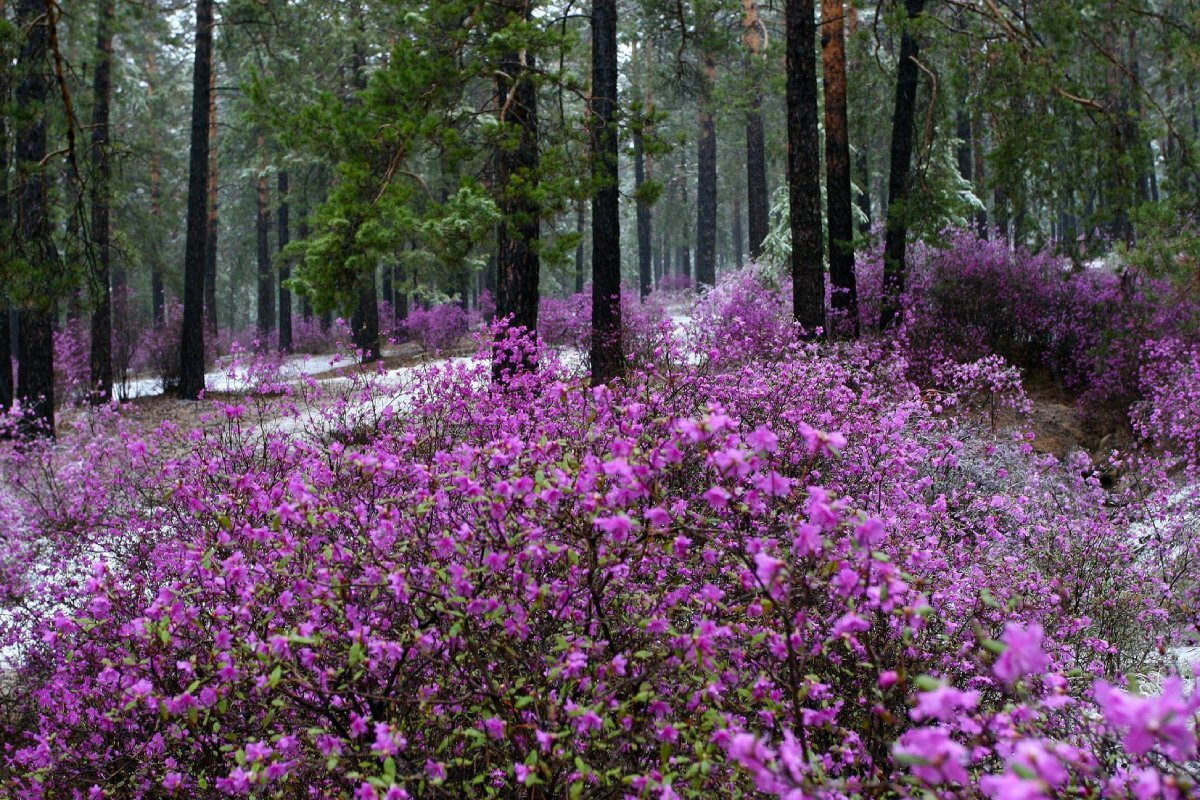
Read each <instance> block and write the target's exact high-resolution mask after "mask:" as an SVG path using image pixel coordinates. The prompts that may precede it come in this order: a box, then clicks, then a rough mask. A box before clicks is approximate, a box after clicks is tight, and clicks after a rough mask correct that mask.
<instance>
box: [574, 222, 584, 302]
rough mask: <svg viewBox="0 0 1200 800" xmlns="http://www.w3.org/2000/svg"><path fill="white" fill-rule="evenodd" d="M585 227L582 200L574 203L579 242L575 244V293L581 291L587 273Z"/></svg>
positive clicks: (580, 292)
mask: <svg viewBox="0 0 1200 800" xmlns="http://www.w3.org/2000/svg"><path fill="white" fill-rule="evenodd" d="M586 227H587V209H586V208H585V206H584V202H583V201H582V200H580V201H578V202H577V203H576V204H575V232H576V233H578V234H579V244H577V245H576V246H575V294H582V293H583V284H584V282H585V281H584V276H585V275H586V274H587V271H586V270H587V263H586V260H585V255H586V254H585V253H584V247H583V232H584V230H585V229H586Z"/></svg>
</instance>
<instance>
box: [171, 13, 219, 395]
mask: <svg viewBox="0 0 1200 800" xmlns="http://www.w3.org/2000/svg"><path fill="white" fill-rule="evenodd" d="M212 36H213V0H196V61H195V67H194V68H193V71H192V144H191V153H190V158H189V163H188V210H187V239H186V242H185V245H184V257H183V340H182V346H181V347H180V370H179V396H180V397H182V398H183V399H185V400H196V399H198V398H199V396H200V393H201V392H202V391H204V256H205V251H206V250H207V243H208V242H207V240H208V231H207V227H208V225H207V223H208V192H207V188H208V186H207V184H208V111H209V105H208V97H209V75H210V74H211V70H212Z"/></svg>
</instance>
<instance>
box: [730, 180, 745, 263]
mask: <svg viewBox="0 0 1200 800" xmlns="http://www.w3.org/2000/svg"><path fill="white" fill-rule="evenodd" d="M731 204H732V206H733V209H732V213H733V226H732V231H733V263H734V266H736V267H737V269H741V268H742V267H743V266H745V262H744V261H743V259H742V256H743V254H744V253H745V252H746V243H745V242H744V241H743V240H742V201H741V200H739V199H738V197H737V195H734V196H733V199H732V201H731Z"/></svg>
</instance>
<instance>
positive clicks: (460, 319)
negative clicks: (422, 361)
mask: <svg viewBox="0 0 1200 800" xmlns="http://www.w3.org/2000/svg"><path fill="white" fill-rule="evenodd" d="M403 325H404V329H405V331H406V332H407V334H408V335H409V336H410V337H411V338H412V339H414V340H415V341H416V342H417V343H418V344H420V345H421V347H423V348H424V349H425V350H428V351H430V352H442V351H444V350H448V349H450V348H451V347H453V346H454V345H456V344H457V343H458V342H459V340H461V339H462V338H463V337H464V336H466V335H467V330H468V327H469V323H468V319H467V312H465V311H463V309H462V306H460V305H459V304H458V303H443V304H442V305H438V306H434V307H432V308H429V309H425V308H422V307H420V306H417V307H416V308H412V309H410V310H409V312H408V318H407V319H406V320H404V323H403Z"/></svg>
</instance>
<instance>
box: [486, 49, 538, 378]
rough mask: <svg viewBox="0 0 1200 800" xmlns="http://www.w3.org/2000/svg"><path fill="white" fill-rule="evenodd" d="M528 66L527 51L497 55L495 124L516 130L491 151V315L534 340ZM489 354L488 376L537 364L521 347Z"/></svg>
mask: <svg viewBox="0 0 1200 800" xmlns="http://www.w3.org/2000/svg"><path fill="white" fill-rule="evenodd" d="M533 69H534V64H533V61H532V57H531V56H529V55H528V54H526V53H516V52H513V53H509V54H507V55H505V56H504V58H503V60H502V61H501V65H500V72H501V73H503V77H499V78H497V80H496V92H497V98H498V100H499V103H500V124H501V125H503V126H505V127H509V126H511V127H512V128H515V130H516V133H517V144H516V146H515V147H512V146H510V145H509V143H503V144H501V145H500V147H499V148H498V149H497V152H496V188H497V190H498V192H499V194H500V214H501V222H500V225H499V226H498V228H497V236H496V316H497V317H499V318H500V319H505V318H507V317H509V316H511V317H512V319H511V321H510V323H509V324H510V325H511V326H512V327H513V328H514V329H523V333H522V334H521V335H522V336H524V337H528V338H529V339H530V342H536V340H537V339H536V337H537V323H538V283H539V280H540V277H541V259H540V257H539V256H538V242H539V239H540V235H541V214H542V209H541V206H540V204H539V203H538V199H537V188H538V168H539V166H540V161H539V156H538V116H537V87H536V85H535V84H534V82H533V80H532V78H531V73H532V70H533ZM493 355H494V358H493V362H492V377H493V378H494V379H496V380H502V379H503V378H504V376H505V374H506V373H508V374H511V372H514V371H515V372H520V371H524V370H532V369H536V367H537V361H536V357H535V354H534V353H533V352H529V351H527V350H526V349H525V348H521V349H520V351H519V352H517V353H503V352H502V351H501V350H500V349H499V348H497V349H496V350H495V352H494V354H493ZM501 356H506V358H502V357H501ZM514 358H515V360H514Z"/></svg>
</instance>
